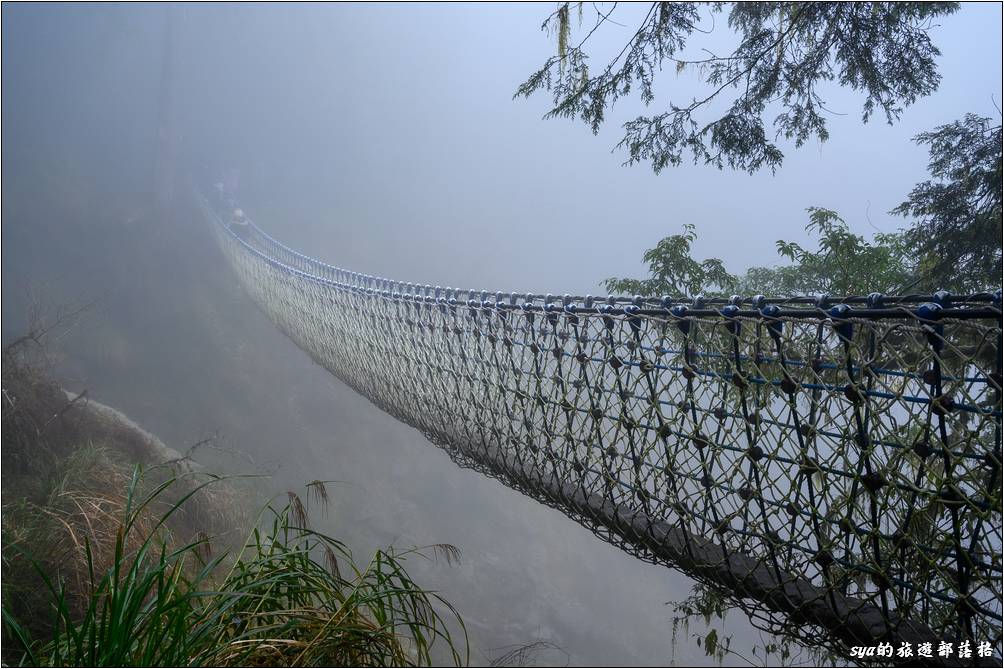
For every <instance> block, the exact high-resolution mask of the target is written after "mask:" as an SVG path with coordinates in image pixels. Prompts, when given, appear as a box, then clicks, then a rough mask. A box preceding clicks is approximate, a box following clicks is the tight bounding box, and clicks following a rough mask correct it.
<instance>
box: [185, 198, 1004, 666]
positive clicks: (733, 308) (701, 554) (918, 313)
mask: <svg viewBox="0 0 1004 669" xmlns="http://www.w3.org/2000/svg"><path fill="white" fill-rule="evenodd" d="M199 202H200V206H201V207H202V210H203V213H204V214H205V216H206V217H207V219H208V220H209V221H210V222H212V224H213V225H212V228H213V229H214V230H215V231H216V233H217V237H218V240H219V242H220V245H221V248H222V249H223V251H224V253H225V255H226V257H227V258H228V260H229V261H230V263H231V264H232V266H233V268H234V270H235V271H236V273H237V275H238V276H239V278H240V280H241V282H242V284H243V285H244V286H245V288H246V289H247V291H248V292H249V293H250V294H251V296H252V297H253V298H254V299H255V300H256V302H257V303H258V304H259V306H260V307H261V308H262V309H263V311H264V312H265V313H266V314H267V315H268V316H269V317H270V318H271V319H272V320H273V321H274V322H275V323H276V324H277V326H278V327H279V328H280V329H282V331H283V332H285V333H286V334H287V335H288V336H289V337H290V338H291V339H292V340H293V341H294V342H296V344H297V345H298V346H300V347H301V348H302V349H303V350H304V351H306V352H307V353H308V354H309V355H310V356H311V357H312V358H313V359H314V360H315V361H316V362H317V363H319V364H320V365H322V366H323V367H325V368H326V369H328V370H329V371H330V372H331V373H333V374H334V375H335V376H337V377H338V378H340V379H341V380H342V381H344V382H345V383H347V384H348V385H350V386H351V387H352V388H354V389H355V390H356V391H358V392H359V393H361V394H362V395H364V396H365V397H367V398H369V399H370V400H371V401H373V402H374V403H375V404H376V405H377V406H379V407H380V408H382V409H383V410H385V411H386V412H387V413H389V414H391V415H392V416H394V417H396V418H398V419H399V420H401V421H403V422H405V423H407V424H409V425H412V426H414V427H416V428H417V429H419V430H420V431H421V432H422V433H423V434H424V435H426V436H427V437H428V438H429V439H430V440H431V441H432V442H433V443H435V444H437V445H438V446H440V447H442V448H443V449H445V450H446V451H447V452H448V453H449V454H450V455H451V457H452V458H453V459H454V460H455V461H456V462H458V463H459V464H461V465H463V466H468V467H471V468H474V469H477V470H479V471H482V472H484V473H486V474H488V475H490V476H493V477H496V478H499V479H501V480H503V481H504V482H505V483H507V484H508V485H510V486H512V487H514V488H516V489H518V490H521V491H523V492H525V493H526V494H529V495H531V496H533V497H535V498H536V499H539V500H541V501H542V502H544V503H546V504H549V505H551V506H553V507H555V508H559V509H561V510H562V511H564V512H565V513H566V514H568V515H569V516H570V517H572V518H575V519H576V520H577V521H579V522H581V523H583V524H584V525H587V526H588V527H590V528H591V529H593V530H594V531H595V532H597V533H598V534H600V535H601V536H603V537H604V538H605V539H606V540H608V541H611V542H612V543H615V544H618V545H620V546H622V547H624V548H625V549H626V550H629V551H631V552H632V553H634V554H636V555H639V556H640V557H643V558H644V559H647V560H651V561H656V562H662V563H666V564H670V565H672V566H674V567H677V568H679V569H681V570H682V571H684V572H686V573H688V574H689V575H691V576H693V577H694V578H697V579H700V580H704V581H707V582H710V583H713V584H715V585H717V586H718V587H720V588H722V587H724V588H726V589H728V590H729V591H730V592H731V593H732V594H733V595H734V597H735V600H736V601H737V602H740V603H743V605H744V607H752V608H753V609H755V610H756V614H757V615H758V616H760V617H761V618H763V619H764V620H765V621H769V623H766V625H767V627H768V628H770V629H771V631H780V632H783V633H788V634H792V633H794V634H796V635H797V636H799V637H800V638H803V639H805V640H808V641H810V642H812V643H816V644H819V643H825V644H827V645H830V646H832V647H834V648H838V649H839V648H840V646H841V644H861V643H871V642H877V641H880V640H888V641H893V642H896V641H907V642H914V643H921V642H925V641H928V642H930V641H935V642H937V641H940V640H956V641H962V640H970V641H971V642H972V643H974V644H975V643H977V642H981V641H989V642H991V643H992V644H993V647H994V649H995V651H994V652H995V654H997V656H998V657H999V654H1000V640H1001V633H1002V632H1001V629H1002V623H1001V621H1002V604H1001V597H1002V592H1001V579H1002V562H1001V551H1002V528H1001V352H1002V344H1001V295H1000V292H997V293H994V294H990V293H983V294H974V295H966V296H951V295H949V294H947V293H939V294H936V295H933V296H932V295H927V296H922V295H904V296H882V295H878V294H872V295H869V296H848V297H844V298H839V299H837V298H827V297H825V296H824V297H822V298H794V299H792V298H786V299H777V300H773V299H767V298H764V297H762V296H756V297H750V298H738V297H737V298H732V299H721V298H715V299H713V298H708V299H703V298H700V297H695V298H689V299H670V298H660V299H650V298H649V299H645V298H624V297H611V298H603V299H594V298H591V297H589V296H561V297H557V296H552V295H536V294H508V293H506V294H503V293H488V292H486V291H458V290H453V289H445V290H443V289H440V288H438V287H432V286H427V285H419V284H407V283H402V282H397V281H391V280H388V279H383V278H380V277H371V276H367V275H362V274H358V273H354V272H349V271H346V270H343V269H340V268H337V267H333V266H331V265H327V264H325V263H322V262H319V261H316V260H313V259H311V258H308V257H306V256H304V255H301V254H299V253H297V252H295V251H293V250H292V249H289V248H287V247H285V246H283V245H282V244H280V243H279V242H277V241H276V240H274V239H272V238H271V237H270V236H269V235H267V234H266V233H265V232H264V231H262V230H261V229H260V228H257V227H256V226H254V224H249V225H239V226H238V225H233V226H232V225H230V224H229V222H228V221H227V220H225V219H226V216H225V215H224V216H221V215H220V214H219V213H218V212H217V211H216V209H215V208H214V207H213V205H211V204H210V203H209V201H208V200H206V199H204V198H201V197H200V198H199ZM935 645H937V644H935ZM843 652H846V647H844V649H843Z"/></svg>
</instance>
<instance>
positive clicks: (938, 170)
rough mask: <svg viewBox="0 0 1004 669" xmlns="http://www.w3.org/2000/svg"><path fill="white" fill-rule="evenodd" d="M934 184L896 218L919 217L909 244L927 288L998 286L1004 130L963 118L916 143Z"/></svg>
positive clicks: (917, 192) (915, 193) (923, 186)
mask: <svg viewBox="0 0 1004 669" xmlns="http://www.w3.org/2000/svg"><path fill="white" fill-rule="evenodd" d="M914 139H915V141H916V142H917V143H919V144H926V145H927V146H928V147H930V162H929V163H928V171H929V172H930V174H931V176H932V177H933V179H930V180H928V181H924V182H922V183H919V184H917V185H916V186H915V187H914V188H913V190H912V191H911V192H910V196H909V197H908V198H907V200H906V201H905V202H903V203H902V204H901V205H899V206H898V207H897V208H896V209H895V210H894V213H897V214H900V215H903V216H912V217H913V218H915V219H916V223H915V224H914V226H913V228H912V229H911V230H910V231H909V232H908V233H907V236H906V241H907V242H908V243H909V245H910V247H911V249H913V251H914V252H915V253H916V254H917V256H918V257H919V260H920V265H921V267H922V268H923V274H924V285H925V287H928V288H938V287H948V286H951V287H952V288H954V289H956V290H960V291H963V290H983V289H985V288H986V287H988V286H990V285H994V284H996V285H998V286H999V285H1000V280H1001V271H1002V267H1001V235H1002V229H1001V190H1002V172H1001V124H1000V123H997V124H996V125H995V124H993V123H992V121H991V119H989V118H986V117H981V116H977V115H976V114H967V115H966V116H965V118H964V119H962V120H960V121H955V122H953V123H949V124H946V125H942V126H939V127H937V128H935V129H934V130H933V131H931V132H925V133H922V134H920V135H918V136H917V137H916V138H914Z"/></svg>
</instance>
